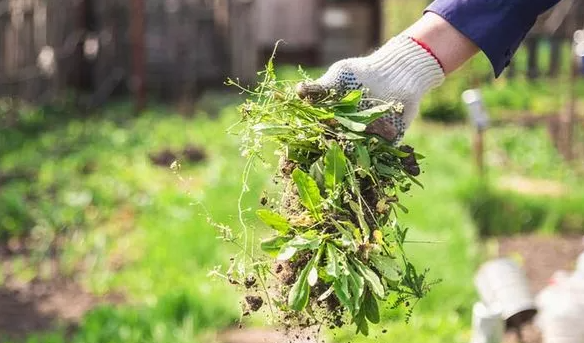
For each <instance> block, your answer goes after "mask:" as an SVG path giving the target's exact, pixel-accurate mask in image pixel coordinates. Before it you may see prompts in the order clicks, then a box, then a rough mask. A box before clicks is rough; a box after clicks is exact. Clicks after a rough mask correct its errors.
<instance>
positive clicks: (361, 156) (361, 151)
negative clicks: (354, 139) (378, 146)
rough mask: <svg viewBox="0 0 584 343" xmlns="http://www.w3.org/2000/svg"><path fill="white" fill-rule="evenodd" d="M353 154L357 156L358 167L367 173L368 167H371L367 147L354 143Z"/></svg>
mask: <svg viewBox="0 0 584 343" xmlns="http://www.w3.org/2000/svg"><path fill="white" fill-rule="evenodd" d="M355 154H356V156H357V166H359V168H361V169H362V170H363V171H364V172H365V173H369V168H371V157H370V156H369V151H367V147H365V146H364V145H361V144H357V143H356V144H355Z"/></svg>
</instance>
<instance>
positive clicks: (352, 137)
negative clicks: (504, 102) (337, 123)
mask: <svg viewBox="0 0 584 343" xmlns="http://www.w3.org/2000/svg"><path fill="white" fill-rule="evenodd" d="M340 136H342V137H344V138H345V139H348V140H350V141H361V140H364V139H365V137H364V136H361V135H358V134H356V133H354V132H350V131H347V132H343V133H341V134H340Z"/></svg>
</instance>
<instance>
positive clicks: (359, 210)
mask: <svg viewBox="0 0 584 343" xmlns="http://www.w3.org/2000/svg"><path fill="white" fill-rule="evenodd" d="M349 207H350V208H351V210H353V212H354V213H355V215H356V216H357V220H359V226H360V227H361V230H362V231H363V242H365V243H366V242H369V238H370V237H369V236H371V230H370V229H369V225H367V222H366V221H365V215H364V214H363V207H362V206H361V199H359V203H356V202H354V201H352V200H351V201H349Z"/></svg>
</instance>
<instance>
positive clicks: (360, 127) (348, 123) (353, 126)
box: [335, 116, 367, 132]
mask: <svg viewBox="0 0 584 343" xmlns="http://www.w3.org/2000/svg"><path fill="white" fill-rule="evenodd" d="M335 119H336V121H338V122H339V124H341V125H343V126H344V127H346V128H347V129H349V130H351V131H354V132H363V131H365V129H366V128H367V125H365V124H362V123H359V122H356V121H353V120H350V119H347V118H345V117H340V116H335Z"/></svg>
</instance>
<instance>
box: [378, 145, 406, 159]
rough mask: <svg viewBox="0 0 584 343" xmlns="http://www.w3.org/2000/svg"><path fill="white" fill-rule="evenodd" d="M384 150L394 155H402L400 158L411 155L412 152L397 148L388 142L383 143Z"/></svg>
mask: <svg viewBox="0 0 584 343" xmlns="http://www.w3.org/2000/svg"><path fill="white" fill-rule="evenodd" d="M383 151H386V152H389V153H390V154H392V155H393V156H395V157H400V158H404V157H408V156H410V153H409V152H404V151H401V150H399V149H396V148H394V147H392V146H389V145H387V144H384V145H383Z"/></svg>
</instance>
